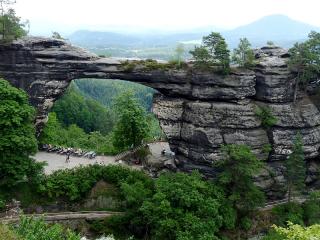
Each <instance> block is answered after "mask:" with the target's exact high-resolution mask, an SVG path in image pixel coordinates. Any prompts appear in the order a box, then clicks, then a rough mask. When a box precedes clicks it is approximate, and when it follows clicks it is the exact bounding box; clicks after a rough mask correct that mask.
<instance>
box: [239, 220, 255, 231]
mask: <svg viewBox="0 0 320 240" xmlns="http://www.w3.org/2000/svg"><path fill="white" fill-rule="evenodd" d="M240 226H241V228H242V229H243V230H245V231H248V230H250V228H251V226H252V221H251V219H250V218H248V217H243V218H242V219H241V220H240Z"/></svg>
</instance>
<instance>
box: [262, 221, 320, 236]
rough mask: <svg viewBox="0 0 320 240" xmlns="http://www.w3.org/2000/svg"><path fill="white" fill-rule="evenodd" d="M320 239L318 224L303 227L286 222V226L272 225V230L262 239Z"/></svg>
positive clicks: (319, 226)
mask: <svg viewBox="0 0 320 240" xmlns="http://www.w3.org/2000/svg"><path fill="white" fill-rule="evenodd" d="M317 239H320V225H312V226H310V227H303V226H300V225H296V224H293V223H291V222H288V224H287V227H286V228H283V227H278V226H275V225H274V226H273V230H272V231H271V232H270V233H269V234H268V235H267V236H266V237H264V238H263V240H317Z"/></svg>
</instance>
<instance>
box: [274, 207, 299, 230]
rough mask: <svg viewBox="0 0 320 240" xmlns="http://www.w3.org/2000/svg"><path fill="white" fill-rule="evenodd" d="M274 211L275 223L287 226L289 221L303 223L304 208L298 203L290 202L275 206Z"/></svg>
mask: <svg viewBox="0 0 320 240" xmlns="http://www.w3.org/2000/svg"><path fill="white" fill-rule="evenodd" d="M272 213H273V215H274V217H275V224H277V225H278V226H285V224H286V223H287V222H288V221H290V222H293V223H296V224H303V208H302V207H301V206H300V204H298V203H295V202H290V203H286V204H282V205H279V206H275V207H274V208H273V209H272Z"/></svg>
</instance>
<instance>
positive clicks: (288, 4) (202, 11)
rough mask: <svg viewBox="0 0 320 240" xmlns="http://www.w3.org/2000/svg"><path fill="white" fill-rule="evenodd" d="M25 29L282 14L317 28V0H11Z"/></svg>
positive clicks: (161, 25)
mask: <svg viewBox="0 0 320 240" xmlns="http://www.w3.org/2000/svg"><path fill="white" fill-rule="evenodd" d="M17 2H18V3H17V4H16V6H15V9H16V10H17V13H18V15H19V16H21V17H22V18H23V19H29V20H30V22H31V32H37V33H39V32H43V33H45V32H48V33H51V31H54V30H56V31H61V32H64V33H68V32H73V31H75V30H77V29H84V28H87V29H88V28H89V29H92V30H94V29H95V30H102V29H106V28H109V29H117V28H121V29H128V30H132V31H134V30H138V29H142V28H147V29H162V30H164V29H166V30H170V29H171V30H173V29H188V28H196V27H201V26H216V27H220V28H234V27H237V26H240V25H244V24H247V23H250V22H252V21H254V20H257V19H259V18H261V17H263V16H266V15H271V14H284V15H287V16H289V17H291V18H293V19H296V20H299V21H303V22H306V23H309V24H312V25H315V26H320V14H319V9H320V0H17Z"/></svg>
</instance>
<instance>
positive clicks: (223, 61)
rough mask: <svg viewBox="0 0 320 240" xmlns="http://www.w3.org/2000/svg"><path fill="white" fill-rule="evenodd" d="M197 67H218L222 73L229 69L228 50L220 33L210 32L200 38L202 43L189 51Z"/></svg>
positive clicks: (226, 72)
mask: <svg viewBox="0 0 320 240" xmlns="http://www.w3.org/2000/svg"><path fill="white" fill-rule="evenodd" d="M190 53H191V55H192V56H193V58H194V59H195V66H196V67H199V68H210V67H214V66H216V67H218V70H219V71H221V72H222V73H224V74H228V73H229V71H230V51H229V50H228V46H227V43H226V41H225V39H224V38H223V37H222V36H221V34H220V33H217V32H212V33H210V34H209V35H208V36H204V37H203V38H202V45H201V46H200V47H197V46H196V47H195V49H194V50H192V51H190Z"/></svg>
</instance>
